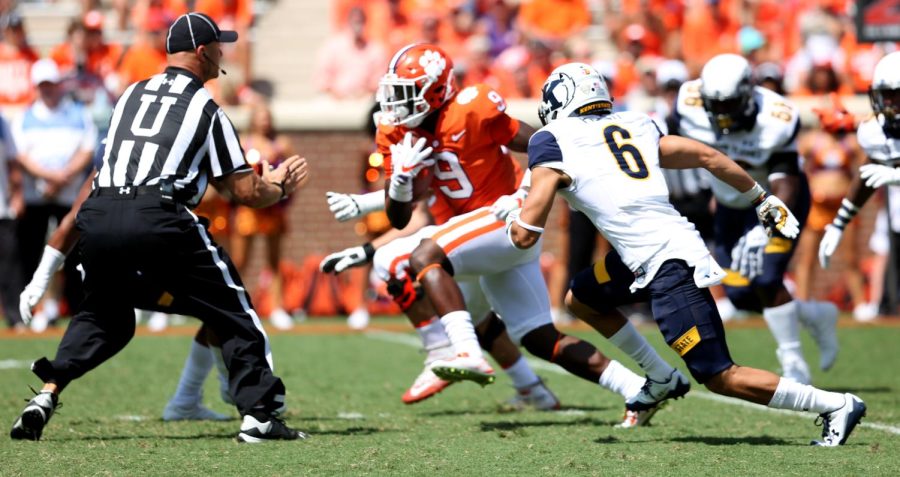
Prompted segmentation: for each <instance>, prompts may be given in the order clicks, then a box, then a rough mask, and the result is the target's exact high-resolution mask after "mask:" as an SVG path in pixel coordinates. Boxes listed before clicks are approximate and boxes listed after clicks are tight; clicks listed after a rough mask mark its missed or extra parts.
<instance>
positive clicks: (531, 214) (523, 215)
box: [506, 167, 571, 248]
mask: <svg viewBox="0 0 900 477" xmlns="http://www.w3.org/2000/svg"><path fill="white" fill-rule="evenodd" d="M570 183H571V179H569V177H568V176H567V175H566V174H565V173H563V172H562V171H559V170H557V169H551V168H549V167H535V168H533V169H532V172H531V192H530V193H529V194H528V198H527V199H525V205H524V206H523V207H522V209H521V210H520V211H513V212H511V213H510V214H509V215H507V217H506V223H507V226H506V227H507V228H506V233H507V236H508V237H509V241H510V242H511V243H512V244H513V245H514V246H515V247H516V248H531V247H533V246H534V244H536V243H537V242H538V240H539V239H540V238H541V234H542V233H544V225H545V224H546V223H547V217H549V216H550V209H552V208H553V199H554V197H556V191H557V190H558V189H559V188H560V187H564V186H567V185H568V184H570Z"/></svg>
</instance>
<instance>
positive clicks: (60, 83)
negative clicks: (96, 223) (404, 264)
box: [0, 0, 900, 330]
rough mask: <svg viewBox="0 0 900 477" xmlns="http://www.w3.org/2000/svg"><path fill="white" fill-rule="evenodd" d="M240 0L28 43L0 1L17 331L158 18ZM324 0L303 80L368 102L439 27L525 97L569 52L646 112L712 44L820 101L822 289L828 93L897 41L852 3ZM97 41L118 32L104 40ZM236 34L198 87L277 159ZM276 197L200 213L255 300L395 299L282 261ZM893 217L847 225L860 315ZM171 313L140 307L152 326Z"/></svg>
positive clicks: (834, 182) (847, 137) (702, 189)
mask: <svg viewBox="0 0 900 477" xmlns="http://www.w3.org/2000/svg"><path fill="white" fill-rule="evenodd" d="M253 1H254V0H112V1H106V2H104V4H103V5H100V2H99V1H97V0H83V1H81V2H80V8H81V13H80V14H79V15H77V16H76V17H75V18H73V19H72V21H71V22H70V24H69V25H68V28H67V30H66V36H65V39H64V41H62V42H61V43H60V44H58V45H55V46H53V47H52V48H50V49H49V50H48V54H46V55H45V57H44V58H41V55H39V54H38V53H37V52H36V49H35V48H32V46H30V45H29V34H28V24H27V20H26V18H24V17H23V16H22V15H20V13H19V11H18V10H17V9H16V8H14V7H15V2H13V1H11V0H0V165H2V166H3V167H0V303H2V305H3V315H4V316H5V318H6V320H7V323H8V325H9V326H11V327H15V328H17V329H23V324H22V323H21V320H20V319H19V318H18V317H19V312H18V310H17V304H18V293H19V292H20V291H21V290H22V288H23V287H24V284H25V283H27V282H28V281H29V280H30V278H31V275H32V273H33V272H34V270H35V268H36V267H37V262H38V260H39V259H40V255H41V252H42V247H43V244H44V242H45V238H46V236H47V233H48V229H49V228H52V227H53V226H54V223H56V222H58V221H59V220H60V219H61V218H62V216H63V215H65V213H66V211H68V209H69V207H70V206H71V204H72V202H73V201H74V198H75V194H76V192H77V189H78V185H79V184H81V183H82V182H83V181H84V179H85V177H87V175H88V174H89V173H90V170H91V168H92V159H94V158H96V155H97V154H99V153H100V151H102V147H98V145H99V144H100V141H101V139H102V138H104V137H105V135H106V130H105V129H106V127H107V125H108V123H109V119H110V116H111V114H112V106H113V104H114V102H115V98H117V97H118V95H119V94H121V92H122V91H123V90H124V88H125V87H127V86H128V85H129V84H130V83H132V82H135V81H138V80H141V79H144V78H146V77H149V76H152V75H153V74H155V73H158V72H160V71H161V70H162V69H163V68H164V65H165V61H166V58H165V39H166V30H167V28H168V27H169V25H170V24H171V23H172V22H173V21H174V20H175V19H176V18H177V17H178V16H179V15H181V14H183V13H184V12H186V11H189V10H196V11H201V12H204V13H207V14H208V15H210V16H211V17H212V18H213V19H214V20H215V21H216V22H217V23H218V24H219V25H220V26H221V27H222V28H223V29H232V30H237V31H238V32H239V34H240V35H242V36H243V37H244V38H249V37H250V35H249V29H250V27H251V25H252V24H253V21H254V18H253V11H254V10H253ZM256 1H260V0H256ZM331 6H332V10H331V11H332V19H331V29H332V31H333V33H332V34H331V36H330V37H329V38H328V39H327V40H326V41H325V42H324V43H323V44H322V45H319V46H318V48H319V49H318V52H317V58H316V63H315V70H316V71H315V72H314V74H313V75H312V77H313V78H314V81H315V82H316V84H315V86H316V87H317V88H318V90H320V91H321V92H323V93H325V94H327V95H329V96H331V97H333V98H336V99H369V100H373V99H374V92H375V90H376V87H377V85H378V81H379V79H380V77H381V75H382V74H383V73H384V71H385V70H386V65H387V64H388V62H389V61H390V58H391V55H392V54H393V53H394V52H395V51H396V50H397V49H399V48H400V47H401V46H403V45H405V44H408V43H410V42H414V41H425V42H430V43H436V44H438V45H440V46H441V47H442V48H443V49H444V50H445V51H446V52H447V53H448V54H450V55H451V56H452V58H453V61H454V66H455V69H454V73H455V74H456V80H457V84H458V85H463V86H464V85H469V84H474V83H486V84H488V85H489V86H491V87H493V88H494V89H496V90H497V91H498V92H499V93H500V94H501V95H502V96H504V97H505V98H508V99H515V98H536V97H538V96H539V95H540V87H541V85H542V84H543V82H544V80H545V79H546V77H547V75H548V74H549V73H550V72H551V71H552V70H553V69H554V68H555V67H556V66H558V65H560V64H562V63H564V62H567V61H582V62H586V63H590V64H592V65H594V66H595V67H597V69H598V70H599V71H600V72H601V73H602V74H603V75H604V76H605V77H606V78H607V80H608V81H609V83H610V86H611V91H612V93H613V96H614V98H615V99H616V107H617V108H621V109H629V110H638V111H644V112H648V113H651V114H653V115H654V116H655V117H656V118H657V119H658V120H659V121H660V122H661V123H665V122H666V121H671V120H672V111H673V105H674V101H675V99H676V95H677V91H678V88H679V87H680V85H681V84H682V83H683V82H684V81H687V80H688V79H691V78H696V77H697V76H698V75H699V72H700V69H701V68H702V66H703V64H704V63H705V62H706V61H707V60H708V59H709V58H711V57H712V56H714V55H716V54H720V53H724V52H732V53H738V54H741V55H744V56H745V57H746V58H747V59H748V60H749V61H750V62H751V64H752V65H753V66H754V74H755V80H756V82H757V84H759V85H762V86H765V87H768V88H770V89H773V90H775V91H778V92H783V93H786V94H788V95H790V96H792V97H799V96H812V97H817V98H819V99H817V100H816V101H817V104H819V103H820V104H821V105H822V106H821V109H820V110H819V116H820V123H821V127H818V128H814V129H809V128H807V129H806V130H804V132H803V133H802V134H801V136H800V138H799V146H800V152H801V156H802V157H803V158H804V169H805V170H806V172H807V173H808V174H809V176H810V183H811V188H812V194H813V201H814V203H815V205H814V208H813V211H812V213H811V215H810V219H809V222H808V224H807V229H806V231H805V232H804V237H803V240H802V242H801V244H800V246H799V249H798V253H797V257H796V260H795V266H794V272H793V279H794V282H795V284H796V290H795V292H796V295H797V298H800V299H804V300H805V299H808V298H810V295H812V294H814V293H816V291H815V290H814V288H815V287H814V286H813V285H814V278H813V277H814V276H815V273H816V271H817V270H818V269H817V267H818V265H817V263H816V249H817V247H818V243H819V240H820V238H821V236H822V233H823V230H824V227H825V225H826V224H828V223H830V221H831V219H832V218H833V217H834V215H835V213H836V212H837V208H838V207H839V206H840V201H841V198H842V197H844V195H845V194H846V192H847V190H848V187H849V183H850V180H851V177H852V175H853V173H854V171H855V170H856V168H857V167H858V166H859V164H860V163H861V162H862V161H864V159H865V157H864V155H863V154H862V152H861V151H860V149H859V146H858V144H856V141H855V139H854V136H853V134H852V131H853V127H854V125H853V119H852V117H851V118H850V119H849V121H848V119H847V117H846V116H842V115H841V111H842V107H841V105H840V100H838V99H835V98H836V97H832V96H830V94H837V95H848V94H863V93H865V92H866V90H867V88H868V86H869V82H870V81H871V74H872V71H873V69H874V65H875V63H876V62H877V61H878V60H879V59H880V58H881V57H882V56H883V55H884V54H886V53H888V52H892V51H895V50H897V48H898V45H897V44H896V43H874V44H872V43H860V42H858V41H857V35H856V31H855V25H854V23H853V21H852V13H853V8H854V2H850V1H846V0H781V1H776V0H644V1H637V0H618V1H612V0H367V1H364V0H334V1H332V2H331ZM111 32H115V33H116V35H111V34H110V33H111ZM121 32H126V34H125V35H121V34H119V33H121ZM110 37H115V38H127V39H128V40H127V41H126V42H125V43H123V44H117V43H115V42H113V41H111V40H110V39H109V38H110ZM229 47H230V48H226V49H225V54H226V61H225V63H224V64H223V65H222V66H223V68H225V69H227V70H228V72H229V73H228V75H227V76H225V77H223V78H220V79H218V80H215V81H213V82H211V83H208V84H207V87H208V88H209V89H211V91H212V92H213V94H214V95H215V97H216V99H217V101H218V102H219V103H220V104H226V105H234V104H244V105H249V108H250V118H251V121H250V127H249V129H248V130H247V131H245V132H244V134H243V135H242V141H243V145H244V148H245V150H246V152H247V158H248V160H249V161H250V162H252V163H254V164H261V162H262V161H263V160H265V161H267V162H269V163H270V164H277V163H278V161H279V160H281V159H283V158H285V157H288V156H290V155H291V153H292V152H291V149H292V146H291V141H289V140H288V139H287V138H286V137H285V136H284V135H283V134H281V133H280V132H279V131H276V129H275V128H274V126H273V122H272V116H271V112H270V111H269V109H268V107H267V105H266V99H267V98H265V95H264V94H263V93H259V92H257V91H256V89H255V88H254V87H256V86H257V85H258V83H257V81H256V79H255V78H254V77H253V75H252V72H251V68H250V59H251V57H250V55H251V53H250V52H251V48H250V43H249V42H247V41H241V42H238V43H236V44H234V45H229ZM368 134H369V136H370V137H371V136H372V134H373V131H369V133H368ZM369 152H370V151H360V154H359V157H360V158H361V161H360V166H361V171H362V174H361V177H360V182H361V184H362V187H363V188H366V189H370V190H374V189H375V188H377V187H378V186H379V185H380V183H381V179H382V177H383V176H382V174H383V172H382V171H381V169H380V167H381V162H380V159H379V158H378V157H376V155H371V156H370V155H369ZM13 163H15V164H16V167H6V166H7V165H8V164H13ZM667 179H668V180H669V185H670V190H671V192H672V200H673V201H674V202H675V203H676V205H678V206H679V209H680V210H681V211H682V212H683V213H684V214H685V215H687V216H688V217H689V218H690V219H691V220H692V221H694V223H695V224H696V225H697V226H698V229H700V231H701V233H705V234H709V233H710V231H711V226H712V224H711V209H710V207H711V201H710V197H711V194H710V192H709V186H708V184H706V183H705V182H704V179H703V177H700V176H695V175H691V174H690V173H687V172H680V173H673V174H672V175H671V177H668V178H667ZM355 187H356V184H353V185H349V186H348V188H351V189H354V188H355ZM873 202H877V201H873ZM286 207H287V206H286V205H285V204H282V206H279V207H276V208H273V209H271V210H267V211H251V210H249V209H247V210H244V209H241V208H233V207H232V206H231V205H230V204H229V203H228V202H227V201H226V200H224V199H223V198H221V197H217V196H216V194H215V192H213V191H212V189H210V192H209V195H208V197H207V198H206V199H205V200H204V202H203V204H202V205H201V208H200V210H199V212H200V213H201V214H203V215H205V216H206V217H208V218H209V219H210V224H211V225H210V230H211V232H213V234H214V235H216V236H217V239H218V241H219V243H221V244H223V245H226V246H227V247H229V248H230V252H231V254H232V257H233V259H234V262H235V264H236V265H237V266H238V268H240V269H241V272H242V274H243V272H244V269H246V267H247V263H248V256H249V252H250V250H251V244H252V243H253V242H254V241H255V240H256V239H259V241H261V242H262V243H263V246H264V247H265V250H266V252H265V254H264V265H265V266H264V268H265V269H266V270H267V271H266V272H265V273H264V275H263V278H262V279H261V280H259V281H258V285H257V286H256V287H255V289H254V290H253V299H254V302H255V303H256V304H257V306H258V308H259V309H260V311H261V314H262V315H263V316H269V317H270V318H271V320H272V323H273V324H274V325H276V326H278V327H283V328H287V327H290V326H291V323H292V321H293V320H294V319H296V317H297V316H298V315H302V314H304V313H307V312H309V313H311V314H324V315H333V314H339V313H343V314H348V315H350V316H351V325H352V326H354V327H363V326H365V324H366V323H367V322H368V316H369V312H372V313H390V312H396V311H397V310H396V309H395V308H394V305H393V303H392V302H391V301H390V300H389V299H386V298H384V297H385V295H386V293H384V292H383V290H382V291H381V293H379V292H378V290H374V291H373V290H372V285H371V284H370V280H367V273H366V271H365V270H364V269H357V270H354V271H351V272H349V273H345V274H343V275H342V276H338V277H335V276H333V275H328V274H322V273H319V271H318V267H317V265H318V263H319V260H320V259H321V257H307V259H305V260H304V261H303V262H302V263H300V264H292V263H290V262H288V261H286V260H284V259H283V258H282V254H281V245H282V239H283V237H284V235H285V232H286V224H287V221H286V218H285V214H286V210H287V209H286ZM875 207H878V206H877V205H876V206H875ZM564 215H565V216H564V217H563V218H562V223H560V224H559V229H560V230H561V231H562V232H563V240H562V243H563V246H562V247H561V248H560V251H559V252H560V253H558V254H557V256H556V258H555V260H554V261H550V260H548V262H547V267H546V268H547V270H548V275H549V276H550V279H549V282H550V284H551V289H552V290H551V293H552V294H553V295H554V296H553V298H554V301H555V303H556V305H557V307H558V308H561V303H560V302H561V299H562V293H563V292H564V291H565V288H566V284H567V278H566V277H567V276H570V275H571V273H572V271H577V270H580V269H581V268H583V267H584V266H586V264H589V263H590V261H591V260H592V258H593V257H594V256H595V254H596V252H595V251H596V249H597V248H598V247H599V248H601V249H603V248H604V247H607V245H604V244H603V243H602V239H599V238H597V237H596V234H595V232H594V229H593V227H592V226H591V225H590V223H585V221H584V219H583V218H582V217H579V216H577V215H576V214H572V215H569V214H564ZM891 222H892V223H900V220H894V221H891ZM386 223H387V221H386V219H385V218H384V216H383V215H373V216H370V217H368V218H367V219H366V221H364V222H361V223H360V226H359V227H357V232H358V234H359V235H361V236H363V235H366V236H369V238H372V237H374V236H375V235H377V234H378V233H379V232H380V231H383V230H384V229H385V227H386ZM887 223H888V220H887V218H886V217H885V216H884V214H883V213H882V215H881V216H880V217H879V219H878V221H877V224H878V225H877V227H876V229H875V232H874V233H872V234H871V235H863V234H861V233H859V229H860V227H859V226H858V224H855V225H854V226H852V227H851V228H850V230H851V232H850V233H848V234H847V235H848V237H852V238H848V239H847V242H848V243H847V244H846V245H844V246H843V247H842V248H843V249H844V250H845V252H844V253H843V255H842V256H841V258H840V260H842V261H844V262H845V266H843V267H841V269H842V270H844V271H843V272H842V274H843V275H844V276H843V279H842V280H840V281H837V282H835V284H834V286H833V287H831V288H830V289H828V290H826V291H825V292H824V293H825V294H827V297H828V298H830V299H832V301H834V302H836V303H838V304H839V305H841V306H842V307H843V308H844V309H845V310H848V311H852V312H853V313H854V316H856V317H857V318H858V319H861V320H864V319H869V318H872V317H874V316H876V315H877V314H878V313H879V311H880V312H881V313H882V314H885V313H887V314H895V312H896V308H889V307H886V306H884V304H883V303H882V300H881V298H882V296H883V295H884V293H883V291H884V284H883V277H884V276H885V270H886V268H887V264H888V261H889V259H888V256H889V253H890V246H889V245H890V243H891V240H890V238H889V235H890V234H891V233H892V232H893V233H894V234H896V233H900V230H898V231H889V230H888V226H887ZM898 227H900V226H898ZM867 249H868V250H869V252H865V250H867ZM554 263H555V265H554ZM76 265H77V263H74V261H72V263H67V264H66V267H65V273H64V276H65V279H60V280H59V283H57V284H56V285H55V286H54V289H53V290H51V292H50V293H49V294H48V296H49V298H48V299H46V300H45V301H44V303H43V306H42V307H41V308H40V310H39V312H38V313H37V315H36V320H35V325H36V326H34V328H35V329H36V330H40V329H42V328H44V327H46V325H47V323H52V322H53V320H54V319H55V318H56V317H58V316H60V315H65V314H66V313H67V312H66V309H65V303H73V302H74V301H75V300H78V293H79V291H78V285H79V283H80V280H79V279H78V276H79V275H78V273H79V272H78V271H77V269H76ZM553 270H555V272H554V271H553ZM252 282H253V280H251V283H252ZM818 293H822V292H821V290H820V291H819V292H818ZM379 297H380V298H379ZM880 305H881V306H880ZM879 306H880V309H879ZM560 313H561V312H560ZM166 320H167V317H165V316H161V315H155V316H152V317H150V321H151V324H153V325H154V327H155V328H157V329H161V328H162V327H164V326H165V324H166Z"/></svg>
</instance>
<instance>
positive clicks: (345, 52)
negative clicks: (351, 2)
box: [313, 8, 387, 99]
mask: <svg viewBox="0 0 900 477" xmlns="http://www.w3.org/2000/svg"><path fill="white" fill-rule="evenodd" d="M365 31H366V14H365V13H364V12H363V10H362V9H361V8H354V9H352V10H350V18H349V19H348V27H347V29H346V30H345V31H342V32H340V33H339V34H338V35H337V36H335V37H333V38H331V39H330V40H328V41H327V42H326V43H325V45H324V46H323V47H322V49H321V50H320V51H319V57H318V60H317V62H316V74H315V75H313V77H314V78H315V81H316V88H317V89H318V90H319V91H322V92H324V93H328V94H330V95H332V96H334V97H336V98H339V99H346V98H360V97H365V96H370V95H371V94H372V93H373V92H374V91H375V89H376V88H377V87H378V81H379V79H380V78H381V74H382V73H383V72H384V64H385V63H386V62H387V60H386V56H387V53H386V52H385V50H384V47H383V46H382V45H381V44H379V43H377V42H374V41H370V40H369V39H368V38H367V37H366V35H365Z"/></svg>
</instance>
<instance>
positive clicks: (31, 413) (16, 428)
mask: <svg viewBox="0 0 900 477" xmlns="http://www.w3.org/2000/svg"><path fill="white" fill-rule="evenodd" d="M57 407H59V402H58V398H57V396H56V394H53V393H51V392H50V391H42V392H39V393H37V395H36V396H34V397H33V398H31V400H30V401H28V405H27V406H25V409H24V410H23V411H22V415H20V416H19V418H18V419H16V422H15V423H14V424H13V427H12V430H11V431H9V437H11V438H13V439H17V440H25V439H27V440H30V441H39V440H41V433H42V432H43V431H44V426H46V425H47V423H48V422H50V417H52V416H53V412H54V411H56V408H57Z"/></svg>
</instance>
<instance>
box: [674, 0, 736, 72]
mask: <svg viewBox="0 0 900 477" xmlns="http://www.w3.org/2000/svg"><path fill="white" fill-rule="evenodd" d="M687 1H688V7H687V9H686V12H685V17H684V27H683V29H682V37H681V54H682V56H684V62H685V64H686V65H687V67H688V71H690V72H691V76H692V77H696V76H699V74H700V70H701V69H702V68H703V65H704V64H706V62H707V61H709V59H710V58H712V57H713V56H716V55H718V54H721V53H737V45H736V44H735V42H736V39H737V32H738V29H739V28H740V24H739V23H738V22H737V21H736V20H735V19H734V18H733V17H732V15H730V14H729V13H730V12H729V11H728V10H729V2H720V1H719V0H687Z"/></svg>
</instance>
